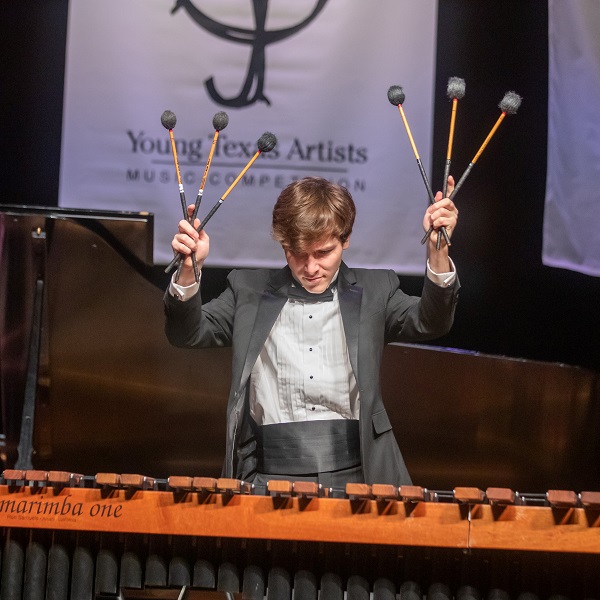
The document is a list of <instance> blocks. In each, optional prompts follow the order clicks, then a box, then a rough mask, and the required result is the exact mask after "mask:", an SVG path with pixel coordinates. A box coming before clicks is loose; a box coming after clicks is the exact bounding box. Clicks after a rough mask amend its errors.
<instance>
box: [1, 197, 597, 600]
mask: <svg viewBox="0 0 600 600" xmlns="http://www.w3.org/2000/svg"><path fill="white" fill-rule="evenodd" d="M152 227H153V221H152V215H147V214H139V213H119V212H108V211H106V212H105V211H103V212H90V211H78V210H68V209H43V208H32V207H7V206H5V207H3V208H2V209H1V210H0V264H1V265H2V269H1V272H0V303H1V304H0V308H1V310H0V319H1V320H0V335H1V340H2V342H1V346H0V399H1V403H2V415H1V416H2V433H3V435H4V440H3V442H4V447H3V453H2V458H3V462H4V464H3V468H4V470H5V471H6V472H8V473H11V477H12V478H6V477H5V478H4V479H2V480H1V481H0V526H1V527H2V533H3V548H4V553H3V557H2V558H3V560H2V579H1V580H0V596H1V597H2V598H4V597H6V598H21V595H19V594H23V596H22V597H26V588H27V586H29V587H30V588H31V586H33V583H31V582H32V578H31V576H30V575H28V573H30V571H28V567H27V565H28V564H30V563H29V562H28V560H29V559H30V555H31V561H33V562H35V560H36V558H35V557H37V560H38V561H42V562H43V564H44V567H43V569H42V570H41V571H40V572H42V571H43V575H38V576H37V579H44V584H43V585H44V586H47V585H49V584H48V582H49V578H50V574H49V573H50V571H49V569H50V565H56V564H58V565H62V571H65V570H66V572H67V574H66V575H64V577H66V578H67V579H68V583H67V585H66V587H64V586H63V587H62V588H59V589H61V590H63V591H62V592H60V593H58V592H57V594H58V595H57V596H55V597H62V596H61V595H60V594H61V593H63V594H68V595H66V596H64V597H69V598H76V597H77V598H79V597H81V598H87V597H90V598H91V597H103V596H102V595H103V594H105V595H108V596H111V595H113V596H114V595H119V594H120V595H121V596H122V597H132V598H133V597H165V598H169V597H178V593H183V587H182V586H189V589H188V590H186V592H185V593H189V594H193V593H196V592H199V591H200V590H201V589H202V590H204V591H205V592H206V594H209V593H214V594H216V595H218V593H219V592H222V593H227V594H235V593H237V592H238V591H239V592H240V593H241V592H242V589H243V588H244V583H243V582H244V573H246V571H248V572H247V574H246V576H247V577H248V578H249V579H246V583H247V585H250V584H249V583H248V582H250V581H252V577H253V576H254V575H252V573H254V572H253V571H252V570H248V569H247V567H251V566H254V567H256V569H258V570H260V571H261V572H263V573H264V577H263V579H264V582H265V590H267V591H266V592H265V593H268V590H269V589H271V590H277V589H284V590H285V589H287V588H286V587H285V586H286V585H287V584H285V581H287V580H290V586H291V588H293V589H294V590H295V592H294V595H295V597H296V596H298V597H301V596H302V594H304V593H306V594H308V593H309V592H302V593H301V590H305V589H307V588H311V585H309V584H307V583H306V581H304V580H302V581H301V583H298V585H299V587H298V588H297V589H296V588H294V581H295V578H296V576H297V575H298V573H301V574H302V576H303V577H305V578H307V579H308V580H310V581H313V580H314V579H315V578H316V580H317V584H316V585H317V588H319V589H321V596H322V597H326V596H324V595H323V594H324V590H325V589H329V588H327V582H325V583H324V582H323V581H324V580H323V577H325V576H326V575H330V574H333V575H332V576H335V577H338V578H341V586H342V588H343V589H345V590H346V591H347V593H348V594H349V595H350V589H354V588H352V586H350V580H351V579H352V578H354V579H352V584H356V585H358V588H357V589H362V590H363V591H362V593H365V589H363V588H364V586H365V585H366V586H367V588H369V590H370V593H372V594H374V595H376V596H377V597H379V598H387V597H395V596H394V594H396V593H397V594H400V591H401V588H402V585H403V583H407V585H408V584H410V585H412V584H415V586H417V585H418V586H419V589H420V590H421V592H418V593H422V595H423V597H425V596H426V595H427V594H429V596H430V597H432V598H433V597H436V598H446V597H448V598H452V597H459V596H460V594H462V596H460V597H463V599H466V598H470V597H475V596H468V595H465V594H467V591H468V590H467V591H465V590H466V589H467V587H468V586H469V585H471V583H472V584H473V586H472V587H473V590H476V589H478V590H479V593H480V594H486V593H491V592H490V590H494V589H497V590H505V591H506V593H511V594H514V593H515V590H517V589H519V590H525V589H526V588H525V587H519V586H520V585H524V584H525V583H528V584H531V586H532V590H533V591H534V592H535V593H536V594H537V595H538V597H544V596H543V594H546V595H547V596H549V595H550V593H554V589H553V588H551V587H550V586H551V585H554V584H556V586H557V587H556V590H557V591H556V593H562V594H563V595H566V597H572V598H576V597H583V596H577V594H579V593H583V591H585V593H586V594H588V596H589V597H590V598H591V597H598V596H597V595H596V596H591V595H590V594H591V593H592V591H593V592H594V593H595V594H597V593H598V590H600V584H599V585H597V587H594V585H596V583H597V577H598V574H599V573H600V569H599V567H600V565H599V564H598V563H599V559H598V557H599V556H600V537H599V536H600V530H599V529H598V526H599V520H598V516H599V511H598V505H597V498H596V496H595V495H594V490H595V489H597V488H598V481H599V477H598V475H599V469H600V467H599V461H598V455H599V454H598V450H599V448H598V436H597V431H598V430H599V428H598V426H599V425H600V423H599V421H600V414H599V407H598V396H599V386H598V377H597V374H596V373H592V372H589V371H586V370H584V369H580V368H577V367H572V366H568V365H562V364H547V363H540V362H536V361H526V360H518V359H511V358H506V357H498V356H486V355H480V354H477V353H470V352H463V351H457V350H453V349H445V348H438V347H431V346H411V345H401V344H398V345H391V346H389V347H388V348H387V349H386V354H385V360H384V364H383V366H382V386H383V393H384V398H385V401H386V406H387V408H388V412H389V415H390V419H391V420H392V423H393V425H394V429H395V432H396V436H397V437H398V440H399V443H400V446H401V448H402V450H403V453H404V456H405V458H406V461H407V464H408V466H409V469H410V471H411V474H412V476H413V480H414V481H415V482H416V483H418V484H419V485H420V486H423V487H422V488H419V489H420V490H421V492H422V493H423V496H422V497H413V496H411V495H408V496H406V495H404V494H403V493H401V490H392V491H389V490H387V492H386V493H387V494H390V495H386V494H385V493H384V492H383V491H382V490H375V491H374V490H372V489H368V490H359V491H356V490H354V492H353V493H347V494H346V497H344V498H339V497H335V498H334V497H330V494H329V491H327V490H318V491H316V492H315V491H312V492H310V493H308V492H305V491H304V492H301V493H297V492H296V491H295V490H293V489H292V490H284V491H275V492H273V493H267V494H266V495H265V494H257V493H256V490H252V489H248V488H247V487H244V486H247V484H242V487H241V488H240V487H236V486H239V485H240V484H239V482H229V481H227V482H225V483H223V482H222V481H221V482H220V484H219V485H217V483H211V484H207V483H206V480H210V481H212V479H211V478H218V476H219V473H220V467H221V461H222V455H223V451H224V439H225V404H226V399H227V393H228V385H229V358H230V354H229V351H228V350H227V349H222V350H221V349H219V350H206V351H188V350H182V349H177V348H173V347H172V346H170V345H169V344H168V342H167V341H166V339H165V337H164V334H163V316H162V315H163V312H162V294H163V290H162V289H161V286H157V285H156V284H155V283H154V281H156V280H157V279H158V278H157V275H156V273H157V271H156V269H155V268H154V265H153V263H152ZM32 348H33V350H32ZM433 367H435V369H436V370H440V371H442V372H443V373H444V380H445V382H446V384H445V386H444V389H443V390H440V389H439V386H436V385H435V382H432V381H430V380H429V379H428V377H427V373H428V372H430V371H431V370H432V368H433ZM65 473H67V474H69V476H68V477H66V479H65V475H64V474H65ZM107 473H113V474H116V473H119V474H122V475H121V476H117V475H115V476H114V480H107V479H106V475H104V479H103V478H102V477H101V478H100V480H98V477H97V476H96V477H94V476H93V475H94V474H107ZM136 473H144V474H145V475H151V476H152V478H147V477H142V478H141V479H140V477H141V476H135V477H137V478H138V479H135V478H134V480H135V485H133V484H132V483H131V478H132V477H134V476H132V475H129V476H127V474H136ZM49 474H51V475H50V478H49ZM81 474H86V475H85V476H82V475H81ZM188 476H189V478H190V480H191V483H189V485H188V487H185V485H186V484H184V483H182V478H183V480H185V477H188ZM52 477H54V478H55V479H56V478H57V479H58V480H57V481H51V480H52ZM128 477H129V479H128ZM174 477H175V478H179V479H172V478H174ZM198 477H199V478H200V480H201V481H200V484H198V483H196V484H193V479H192V478H198ZM123 478H124V479H123ZM99 481H100V482H99ZM148 481H151V483H148ZM173 481H177V482H178V484H177V485H175V486H173V485H171V483H172V482H173ZM185 481H187V480H185ZM215 481H217V482H218V481H220V480H216V479H215ZM220 486H221V487H220ZM223 486H224V487H223ZM457 486H467V487H466V488H465V487H457ZM492 486H495V487H492ZM479 489H481V490H486V492H485V493H484V492H481V493H475V492H474V491H473V490H479ZM498 489H500V490H501V492H502V493H500V495H498V493H497V490H498ZM443 490H448V491H443ZM457 490H458V491H459V493H458V494H457V493H456V492H457ZM465 490H468V491H469V493H467V495H466V497H465V495H464V493H465ZM495 490H496V492H495ZM507 490H509V491H511V490H520V491H519V492H517V493H516V495H515V494H514V492H513V496H512V497H510V495H508V496H507V494H508V491H507ZM548 490H550V491H552V494H550V493H546V492H547V491H548ZM569 490H575V491H570V492H569ZM461 491H462V492H461ZM346 492H348V490H346ZM351 492H352V491H351ZM375 492H377V493H375ZM404 492H405V493H407V491H406V490H404ZM487 492H489V493H487ZM461 493H462V496H461ZM494 494H496V495H494ZM61 503H62V504H61ZM49 504H51V506H50V507H49V508H48V506H47V505H49ZM67 505H69V506H70V507H71V508H70V509H69V508H65V507H66V506H67ZM74 506H77V507H78V508H77V511H76V512H77V513H78V514H68V513H69V510H73V508H72V507H74ZM15 507H16V508H15ZM19 507H20V508H19ZM63 510H65V511H66V513H65V514H54V513H53V514H50V513H51V512H52V511H59V512H60V511H63ZM11 511H12V512H11ZM15 511H16V512H15ZM19 511H21V512H19ZM44 511H49V512H47V514H46V513H44ZM93 511H98V513H97V514H96V515H94V517H98V518H95V520H94V518H91V516H90V515H91V512H93ZM102 511H105V512H104V513H102ZM82 515H84V516H85V518H84V516H82ZM116 515H119V516H118V517H117V516H116ZM99 523H100V525H99ZM36 553H37V554H36ZM56 556H58V558H56ZM51 557H52V561H54V560H55V559H56V560H57V561H58V563H55V562H52V561H51V560H50V559H51ZM132 557H133V558H132ZM130 558H131V560H132V561H133V563H134V564H135V565H138V564H139V565H140V566H139V569H140V575H139V577H137V578H135V577H134V578H132V579H131V580H130V581H135V582H136V583H135V585H125V583H126V582H127V581H128V580H127V579H126V577H129V575H127V576H126V575H125V573H129V572H130V570H131V569H132V570H133V571H136V569H137V567H135V566H134V567H132V568H131V569H129V570H127V569H125V567H124V566H123V565H124V564H125V563H126V562H127V560H129V559H130ZM149 560H150V561H152V560H157V561H158V562H159V563H160V564H161V565H164V569H165V571H164V572H165V577H164V578H163V580H161V581H164V586H163V585H157V584H154V585H153V584H152V583H151V581H150V583H148V581H147V580H144V577H145V574H146V572H148V573H150V572H151V571H150V570H149V567H148V561H149ZM81 561H82V564H84V565H87V566H86V567H85V568H86V569H87V571H86V573H87V575H86V577H87V579H86V581H88V580H89V581H92V583H91V584H89V583H88V584H85V585H83V584H82V585H79V584H78V583H77V580H78V579H79V575H77V573H78V571H77V570H76V569H78V568H79V565H80V562H81ZM198 561H200V562H198ZM32 564H33V563H32ZM198 564H200V567H198V568H199V569H200V570H199V573H203V575H198V579H195V575H194V572H195V571H194V569H195V565H198ZM7 565H8V566H7ZM15 565H16V566H15ZM19 565H20V566H19ZM106 565H108V567H107V566H106ZM208 565H210V566H211V568H212V569H213V571H214V581H212V584H211V585H212V588H213V592H210V591H207V590H210V589H211V586H210V585H209V586H205V585H199V584H198V582H200V583H206V580H205V579H202V577H204V576H206V572H205V571H206V569H207V568H209V567H208ZM31 568H33V567H31ZM52 568H55V569H56V568H58V572H62V571H61V568H59V567H56V566H53V567H52ZM90 569H91V571H90ZM106 569H108V571H110V573H112V575H110V576H106V577H107V579H106V581H108V580H110V583H103V581H104V579H103V578H104V577H105V576H104V575H103V573H105V572H106ZM209 570H210V569H209ZM221 571H223V573H222V582H221V583H219V573H220V572H221ZM136 572H137V571H136ZM233 572H235V573H236V575H232V573H233ZM90 573H91V574H90ZM307 573H308V575H307ZM271 575H272V577H273V581H272V582H271V583H270V584H269V580H270V577H271ZM82 577H83V576H82ZM90 577H91V579H90ZM278 577H279V579H278ZM282 577H283V581H284V583H281V578H282ZM286 577H287V579H286ZM335 577H334V579H335ZM119 578H121V579H119ZM228 578H229V579H228ZM33 579H36V578H35V577H34V578H33ZM37 579H36V580H37ZM14 581H20V582H21V588H20V590H21V591H16V592H14V594H13V595H10V593H9V592H8V591H7V590H8V589H9V588H11V589H12V588H14V587H15V585H14ZM299 581H300V580H299ZM327 581H328V580H327ZM7 582H10V583H7ZM194 582H196V583H194ZM227 582H229V583H227ZM236 582H237V583H236ZM277 582H279V583H277ZM357 582H358V583H357ZM365 582H366V583H365ZM377 582H379V583H378V584H377V585H376V583H377ZM469 582H471V583H469ZM434 584H439V586H438V588H439V589H438V588H435V585H434ZM40 585H41V584H40ZM90 585H91V587H90ZM236 585H237V586H238V588H239V590H238V589H234V588H235V587H236ZM278 585H279V586H283V588H281V587H279V588H278V587H277V586H278ZM410 585H409V586H408V587H407V588H406V589H405V590H404V592H406V594H409V593H413V592H414V593H413V596H410V595H406V596H403V597H406V598H409V597H410V598H413V597H415V598H416V597H417V595H415V594H417V587H414V589H413V590H412V592H410V590H409V589H408V588H409V587H410ZM432 585H433V587H431V586H432ZM82 586H83V587H82ZM178 586H179V591H178V592H177V593H175V591H177V587H178ZM323 586H325V587H323ZM361 586H362V588H361ZM390 586H392V587H393V588H394V590H395V591H393V590H392V587H390ZM444 586H446V588H447V590H446V588H444ZM494 586H496V587H494ZM535 586H537V587H535ZM17 587H18V586H17ZM338 587H339V586H338ZM84 588H85V589H84ZM162 588H164V594H165V595H162V596H161V595H160V594H159V592H156V591H155V592H152V593H156V594H159V595H154V596H152V595H151V591H148V592H146V590H151V589H155V590H156V589H162ZM167 588H171V589H170V590H169V589H167ZM334 588H335V586H334ZM27 589H29V588H27ZM44 589H50V588H46V587H44ZM57 589H58V588H57ZM335 589H336V590H337V588H335ZM436 589H437V590H438V591H436ZM527 589H529V588H527ZM135 590H138V592H136V591H135ZM174 590H175V591H174ZM244 590H245V591H244V593H245V594H246V597H249V596H248V593H249V592H248V590H247V589H245V588H244ZM407 590H408V591H407ZM428 590H429V592H428ZM431 590H433V591H431ZM404 592H403V593H404ZM438 592H439V594H444V593H446V596H443V595H439V594H438V595H437V596H435V594H436V593H438ZM136 593H137V594H138V595H137V596H136ZM144 593H146V594H147V595H146V596H144V595H143V594H144ZM161 593H162V592H161ZM336 593H339V590H338V591H334V592H332V594H333V595H332V596H330V597H336V596H335V594H336ZM356 593H357V594H360V592H356ZM469 593H470V592H469ZM472 593H473V594H474V593H475V592H474V591H472ZM498 593H499V592H498ZM128 594H129V596H128ZM272 594H275V591H272ZM282 594H283V596H282V597H285V595H286V594H287V592H285V591H284V592H282ZM352 594H354V592H352ZM386 594H387V595H386ZM390 594H391V595H390ZM27 597H33V596H27ZM190 597H192V596H190ZM206 597H210V596H206ZM272 597H276V596H274V595H273V596H272ZM304 597H310V596H304ZM356 597H362V596H360V595H358V596H356ZM418 597H421V596H418ZM497 597H503V596H497ZM507 597H508V596H507Z"/></svg>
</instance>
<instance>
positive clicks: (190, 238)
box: [171, 204, 210, 286]
mask: <svg viewBox="0 0 600 600" xmlns="http://www.w3.org/2000/svg"><path fill="white" fill-rule="evenodd" d="M193 212H194V205H193V204H190V206H188V215H189V216H190V217H191V216H192V214H193ZM198 227H200V220H199V219H195V221H194V224H193V226H192V224H191V223H190V222H189V221H186V220H184V219H182V220H181V221H179V227H178V229H179V231H178V233H176V234H175V235H174V236H173V240H172V241H171V247H172V248H173V251H174V252H175V253H176V254H183V255H184V256H185V257H186V258H185V260H184V261H183V265H182V267H181V271H180V273H179V279H178V281H177V283H178V284H179V285H182V286H187V285H191V284H192V283H194V282H195V281H196V279H195V277H194V267H193V264H192V252H194V253H195V255H196V265H197V267H198V269H201V268H202V266H203V265H204V261H205V260H206V257H207V256H208V252H209V247H210V240H209V237H208V234H207V233H206V232H205V231H204V229H203V230H202V231H201V232H200V233H198V231H196V229H197V228H198Z"/></svg>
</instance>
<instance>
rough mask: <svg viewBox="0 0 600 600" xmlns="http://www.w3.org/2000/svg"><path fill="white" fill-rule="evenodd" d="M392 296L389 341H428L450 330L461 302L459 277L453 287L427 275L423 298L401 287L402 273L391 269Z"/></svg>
mask: <svg viewBox="0 0 600 600" xmlns="http://www.w3.org/2000/svg"><path fill="white" fill-rule="evenodd" d="M388 277H389V286H390V287H389V296H388V298H387V305H386V342H387V343H389V342H410V341H425V340H431V339H435V338H438V337H441V336H443V335H445V334H446V333H448V331H450V328H451V327H452V323H453V322H454V312H455V309H456V303H457V301H458V290H459V289H460V284H459V282H458V278H457V279H456V280H455V282H454V283H453V284H452V285H451V286H449V287H442V286H439V285H437V284H435V283H433V282H432V281H431V280H430V279H429V278H428V277H427V276H425V280H424V283H423V292H422V294H421V297H418V296H409V295H407V294H405V293H404V292H403V291H402V290H401V289H400V282H399V280H398V276H397V275H396V273H394V272H393V271H389V272H388Z"/></svg>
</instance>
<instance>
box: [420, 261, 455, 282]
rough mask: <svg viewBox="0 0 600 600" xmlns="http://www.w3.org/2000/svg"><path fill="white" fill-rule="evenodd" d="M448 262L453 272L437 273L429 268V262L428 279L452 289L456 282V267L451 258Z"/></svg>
mask: <svg viewBox="0 0 600 600" xmlns="http://www.w3.org/2000/svg"><path fill="white" fill-rule="evenodd" d="M448 260H449V261H450V268H451V269H452V271H450V272H448V273H436V272H435V271H432V270H431V267H430V266H429V261H427V279H429V280H431V281H433V283H435V284H437V285H439V286H441V287H450V286H451V285H452V284H453V283H454V282H455V280H456V267H455V266H454V263H453V262H452V259H451V258H450V257H448Z"/></svg>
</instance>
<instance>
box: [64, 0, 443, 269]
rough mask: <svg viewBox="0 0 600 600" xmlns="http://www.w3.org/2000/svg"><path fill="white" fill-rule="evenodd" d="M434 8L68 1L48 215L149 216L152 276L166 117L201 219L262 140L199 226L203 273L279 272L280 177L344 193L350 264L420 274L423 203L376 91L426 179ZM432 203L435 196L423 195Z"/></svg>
mask: <svg viewBox="0 0 600 600" xmlns="http://www.w3.org/2000/svg"><path fill="white" fill-rule="evenodd" d="M436 18H437V1H436V0H382V1H381V2H377V3H372V2H353V1H351V0H295V1H294V2H289V1H286V0H270V2H269V1H267V0H260V1H259V0H253V1H251V0H194V1H193V2H192V1H191V0H103V1H102V2H98V1H96V0H71V1H70V3H69V24H68V42H67V62H66V78H65V96H64V97H65V101H64V121H63V138H62V139H63V141H62V155H61V174H60V193H59V204H60V206H63V207H78V208H91V209H110V210H125V211H149V212H153V213H154V214H155V215H156V217H155V222H156V232H155V262H157V263H159V264H160V263H167V262H169V260H170V259H171V258H172V252H171V249H170V240H171V237H172V235H173V233H174V232H175V230H176V226H177V222H178V220H179V219H180V218H181V214H182V210H181V204H180V200H179V192H178V186H177V179H176V172H175V167H174V163H173V158H172V154H171V147H170V142H169V134H168V131H167V130H166V129H165V128H164V127H163V126H162V125H161V121H160V117H161V114H162V113H163V111H164V110H166V109H168V110H171V111H173V112H174V113H175V115H176V117H177V124H176V126H175V128H174V131H173V132H174V136H175V140H176V143H177V148H178V155H179V163H180V167H181V174H182V178H183V186H184V189H185V194H186V198H187V200H188V202H192V201H193V200H194V199H195V198H196V194H197V193H198V188H199V185H200V181H201V179H202V174H203V172H204V168H205V165H206V159H207V156H208V151H209V149H210V145H211V142H212V139H213V135H214V129H213V125H212V120H213V115H214V114H215V113H216V112H219V111H225V112H227V114H228V116H229V125H228V126H227V128H226V129H224V130H223V131H222V132H221V134H220V136H219V141H218V145H217V150H216V153H215V156H214V159H213V163H212V167H211V170H210V174H209V178H208V181H207V184H206V188H205V191H204V200H203V202H202V207H201V209H200V215H199V216H200V217H203V216H204V215H206V213H207V212H208V210H209V209H210V208H211V207H212V206H213V205H214V204H215V203H216V202H217V200H218V199H219V198H220V197H221V195H223V193H224V192H225V191H226V190H227V188H228V187H229V185H230V184H231V182H232V181H233V180H234V179H235V177H236V176H237V175H238V174H239V173H240V171H241V170H242V168H243V167H244V166H245V165H246V164H247V162H248V161H249V159H250V158H251V157H252V155H253V154H254V152H255V151H256V142H257V140H258V138H259V137H260V136H261V135H262V134H263V132H265V131H270V132H272V133H274V134H275V135H276V136H277V139H278V145H277V147H276V148H275V150H274V151H272V152H271V153H269V154H263V155H261V156H260V157H259V159H258V160H257V161H256V162H255V163H254V165H253V166H252V167H251V168H250V170H249V171H248V172H247V173H246V175H245V176H244V178H243V179H242V180H241V181H240V183H239V184H238V185H237V186H236V187H235V188H234V190H233V191H232V192H231V193H230V194H229V196H228V197H227V199H226V200H225V202H224V203H223V205H222V206H221V207H220V208H219V210H218V212H217V213H216V215H215V216H214V217H213V219H212V220H211V222H210V224H209V225H208V226H207V231H208V233H209V235H210V237H211V254H210V263H209V264H210V265H211V266H219V267H226V266H232V265H239V266H278V265H280V264H281V262H282V260H283V254H282V251H281V249H280V248H278V247H277V245H276V244H275V243H274V242H273V241H272V239H271V235H270V217H271V209H272V206H273V204H274V202H275V199H276V197H277V195H278V194H279V192H280V191H281V189H283V187H285V186H286V185H287V184H288V183H289V182H291V181H292V180H294V179H297V178H301V177H304V176H307V175H320V176H323V177H326V178H328V179H330V180H333V181H336V182H339V183H341V184H343V185H345V186H346V187H347V188H348V189H349V190H350V192H351V193H352V195H353V197H354V199H355V201H356V203H357V205H358V220H357V223H356V226H355V232H354V233H353V235H352V240H351V245H350V249H349V260H350V261H351V263H352V264H353V265H354V266H369V267H371V266H379V267H390V268H394V269H396V270H397V271H399V272H405V273H418V274H421V273H423V272H424V256H425V255H424V249H423V246H422V245H421V244H420V239H421V237H422V235H423V231H422V225H421V221H422V216H423V213H424V210H425V208H426V207H427V203H428V196H427V193H426V190H425V186H424V185H423V181H422V179H421V176H420V174H419V169H418V167H417V162H416V160H415V155H414V153H413V151H412V149H411V146H410V144H409V141H408V136H407V134H406V131H405V129H404V125H403V122H402V119H401V117H400V113H399V111H398V108H397V107H395V106H392V105H391V104H390V103H389V102H388V100H387V90H388V88H389V86H390V85H401V86H402V87H403V88H404V91H405V93H406V100H405V102H404V110H405V113H406V115H407V117H408V122H409V125H410V127H411V129H412V133H413V136H414V139H415V142H416V146H417V149H418V152H419V153H420V156H421V160H422V162H423V164H424V165H425V168H426V169H427V171H428V172H430V166H431V165H430V164H429V163H430V156H431V138H432V111H433V87H434V57H435V34H436ZM432 187H433V188H434V191H435V190H437V189H440V187H441V181H440V182H432Z"/></svg>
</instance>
